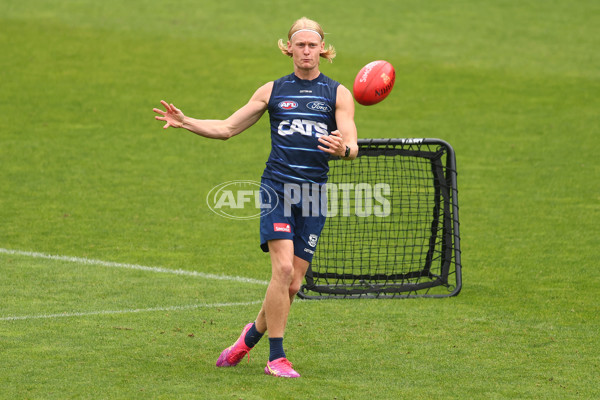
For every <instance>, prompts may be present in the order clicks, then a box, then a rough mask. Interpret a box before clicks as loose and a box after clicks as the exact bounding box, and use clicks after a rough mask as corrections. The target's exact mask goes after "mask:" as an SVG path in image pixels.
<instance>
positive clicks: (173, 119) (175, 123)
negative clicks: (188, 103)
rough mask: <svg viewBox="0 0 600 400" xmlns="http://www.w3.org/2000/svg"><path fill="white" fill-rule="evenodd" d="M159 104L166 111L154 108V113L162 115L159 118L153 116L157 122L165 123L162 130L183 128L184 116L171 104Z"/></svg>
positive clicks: (162, 101) (162, 102) (164, 102)
mask: <svg viewBox="0 0 600 400" xmlns="http://www.w3.org/2000/svg"><path fill="white" fill-rule="evenodd" d="M160 103H161V104H162V105H163V106H164V107H165V109H166V111H163V110H160V109H158V108H154V112H155V113H157V114H160V115H162V116H161V117H159V116H155V117H154V118H156V119H157V120H159V121H165V122H166V124H165V126H163V128H164V129H167V128H168V127H170V126H172V127H173V128H181V127H182V126H183V118H184V117H185V115H183V113H182V112H181V110H179V109H178V108H177V107H175V106H174V105H173V104H168V103H167V102H166V101H164V100H161V101H160Z"/></svg>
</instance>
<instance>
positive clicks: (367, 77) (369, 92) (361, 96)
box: [352, 60, 396, 106]
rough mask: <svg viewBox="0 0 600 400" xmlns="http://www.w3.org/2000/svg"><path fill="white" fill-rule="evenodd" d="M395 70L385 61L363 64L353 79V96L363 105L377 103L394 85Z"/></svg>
mask: <svg viewBox="0 0 600 400" xmlns="http://www.w3.org/2000/svg"><path fill="white" fill-rule="evenodd" d="M395 81H396V71H394V67H393V66H392V64H390V63H389V62H387V61H383V60H379V61H373V62H370V63H368V64H367V65H365V66H364V67H363V68H362V69H361V70H360V71H359V72H358V75H356V79H355V80H354V87H353V89H352V91H353V92H354V98H355V99H356V101H358V102H359V103H360V104H362V105H363V106H370V105H373V104H377V103H379V102H380V101H382V100H383V99H385V98H386V97H387V96H388V94H390V92H391V91H392V88H393V87H394V82H395Z"/></svg>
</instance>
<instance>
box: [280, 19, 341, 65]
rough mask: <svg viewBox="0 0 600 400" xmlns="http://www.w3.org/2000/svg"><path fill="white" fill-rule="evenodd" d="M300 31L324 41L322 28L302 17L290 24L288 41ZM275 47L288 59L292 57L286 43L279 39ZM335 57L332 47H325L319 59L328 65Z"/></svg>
mask: <svg viewBox="0 0 600 400" xmlns="http://www.w3.org/2000/svg"><path fill="white" fill-rule="evenodd" d="M302 29H308V30H311V31H314V32H315V33H317V34H318V35H319V36H321V41H324V40H325V39H324V38H325V33H324V32H323V28H321V25H319V23H318V22H316V21H313V20H312V19H308V18H306V17H302V18H300V19H299V20H297V21H296V22H294V23H293V24H292V27H291V28H290V31H289V32H288V41H289V42H291V41H292V36H294V34H295V33H296V32H298V31H300V30H302ZM277 45H278V46H279V49H280V50H281V52H282V53H283V54H285V55H286V56H288V57H292V52H291V51H290V49H288V46H287V43H284V42H283V39H279V41H278V42H277ZM335 55H336V53H335V48H334V47H333V46H332V45H329V46H327V47H326V48H325V49H324V50H323V51H322V52H321V54H320V56H321V57H323V58H324V59H326V60H327V61H329V62H330V63H331V62H333V59H334V57H335Z"/></svg>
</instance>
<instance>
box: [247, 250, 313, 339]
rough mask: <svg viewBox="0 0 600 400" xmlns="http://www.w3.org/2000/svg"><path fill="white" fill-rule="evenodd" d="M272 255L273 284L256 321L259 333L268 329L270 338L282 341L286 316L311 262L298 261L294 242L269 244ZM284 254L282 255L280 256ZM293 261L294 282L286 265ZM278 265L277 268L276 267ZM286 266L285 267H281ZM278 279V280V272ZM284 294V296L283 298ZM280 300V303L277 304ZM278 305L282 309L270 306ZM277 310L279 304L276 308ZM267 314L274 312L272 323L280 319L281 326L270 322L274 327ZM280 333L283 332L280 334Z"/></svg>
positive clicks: (268, 290) (270, 284)
mask: <svg viewBox="0 0 600 400" xmlns="http://www.w3.org/2000/svg"><path fill="white" fill-rule="evenodd" d="M275 242H287V243H275ZM269 252H270V254H271V263H272V270H273V275H272V277H271V282H270V283H269V287H268V288H267V295H266V296H265V301H264V302H263V306H262V308H261V309H260V312H259V313H258V316H257V317H256V329H257V330H258V331H259V332H262V333H264V332H265V331H266V330H267V328H268V329H269V336H271V337H283V332H284V331H285V325H286V323H287V316H288V314H289V311H290V305H291V304H292V302H293V301H294V297H295V296H296V293H298V291H299V290H300V286H301V285H302V281H303V279H304V275H305V274H306V270H307V269H308V265H309V263H308V261H305V260H303V259H301V258H299V257H296V256H294V255H293V254H294V248H293V244H292V241H291V240H271V241H269ZM277 253H283V254H279V255H278V254H277ZM290 258H291V265H292V271H291V279H290V275H289V271H287V267H286V266H285V265H286V264H287V265H289V262H290ZM276 264H277V266H276ZM281 266H283V267H281ZM276 270H277V271H278V272H277V278H276V272H275V271H276ZM284 293H285V294H284ZM284 296H286V297H287V298H288V301H289V302H288V301H286V300H284ZM275 299H277V300H275ZM273 301H275V302H278V304H279V305H282V307H271V306H272V303H271V302H273ZM275 306H277V303H276V304H275ZM267 310H272V311H271V313H272V314H274V315H273V319H277V318H280V320H279V322H271V323H272V324H275V325H270V324H269V321H270V319H268V318H267V314H269V313H267V312H266V311H267ZM277 332H281V333H280V334H278V333H277Z"/></svg>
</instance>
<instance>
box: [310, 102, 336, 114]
mask: <svg viewBox="0 0 600 400" xmlns="http://www.w3.org/2000/svg"><path fill="white" fill-rule="evenodd" d="M306 108H308V109H309V110H313V111H321V112H330V111H331V107H329V105H328V104H327V103H324V102H322V101H311V102H310V103H308V104H307V105H306Z"/></svg>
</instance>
